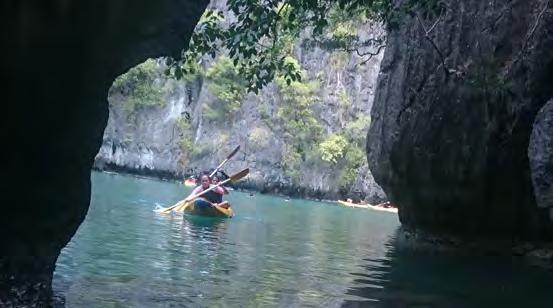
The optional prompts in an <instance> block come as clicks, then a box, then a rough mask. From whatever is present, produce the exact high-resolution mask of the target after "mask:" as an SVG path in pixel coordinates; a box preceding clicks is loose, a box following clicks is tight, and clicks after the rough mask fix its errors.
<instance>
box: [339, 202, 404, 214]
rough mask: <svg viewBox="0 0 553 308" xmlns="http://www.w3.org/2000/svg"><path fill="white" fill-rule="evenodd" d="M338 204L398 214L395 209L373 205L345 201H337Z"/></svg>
mask: <svg viewBox="0 0 553 308" xmlns="http://www.w3.org/2000/svg"><path fill="white" fill-rule="evenodd" d="M336 202H338V204H340V205H343V206H347V207H354V208H362V209H370V210H375V211H383V212H390V213H397V208H394V207H382V206H376V205H371V204H356V203H352V202H347V201H343V200H338V201H336Z"/></svg>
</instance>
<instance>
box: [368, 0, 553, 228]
mask: <svg viewBox="0 0 553 308" xmlns="http://www.w3.org/2000/svg"><path fill="white" fill-rule="evenodd" d="M552 7H553V2H551V1H546V0H532V1H506V0H501V1H499V0H495V1H479V0H469V1H444V6H443V11H442V12H441V13H438V14H437V15H438V16H439V17H438V16H435V15H432V14H424V15H423V14H419V17H416V16H411V17H409V18H406V19H405V21H404V23H403V24H402V25H401V26H400V28H399V29H396V30H394V31H392V32H391V33H390V35H389V37H388V45H387V49H386V53H385V56H384V59H383V62H382V65H381V73H380V76H379V81H378V87H377V92H376V98H375V103H374V107H373V110H372V126H371V128H370V132H369V145H368V147H367V152H368V157H369V165H370V168H371V171H372V172H373V175H374V176H375V178H376V180H377V182H378V183H379V184H380V185H381V186H382V187H383V189H384V191H385V192H386V194H387V195H388V197H389V198H390V199H391V200H392V201H393V202H395V203H396V204H397V205H398V206H399V209H400V211H399V213H400V219H401V222H402V223H403V224H404V225H405V226H406V227H407V228H413V229H419V228H420V229H424V230H427V231H433V232H437V233H441V234H443V233H455V234H462V235H477V234H496V235H501V236H514V237H516V236H522V237H531V238H535V237H549V238H551V236H552V235H553V234H552V233H550V231H549V230H550V226H551V224H550V220H549V219H548V213H547V211H543V210H540V209H539V208H538V207H537V206H536V202H535V199H534V196H533V191H532V183H531V179H530V168H529V161H528V154H527V152H528V151H527V149H528V144H529V138H530V133H531V130H532V123H533V121H534V118H535V116H536V114H537V112H538V110H539V109H540V108H541V107H542V106H543V105H544V104H545V103H546V101H547V100H548V99H549V98H551V96H552V95H553V86H552V85H553V52H551V51H552V50H553V35H552V33H553V10H552ZM422 16H424V17H422Z"/></svg>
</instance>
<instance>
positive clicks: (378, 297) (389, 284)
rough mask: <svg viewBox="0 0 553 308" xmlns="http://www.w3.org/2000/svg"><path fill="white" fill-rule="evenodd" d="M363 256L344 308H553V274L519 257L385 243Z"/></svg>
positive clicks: (393, 242)
mask: <svg viewBox="0 0 553 308" xmlns="http://www.w3.org/2000/svg"><path fill="white" fill-rule="evenodd" d="M386 246H387V252H386V256H385V257H384V258H379V259H365V260H364V261H365V265H363V266H361V268H360V270H359V271H358V272H354V273H350V275H352V276H355V277H356V278H355V279H354V281H353V287H351V288H349V289H348V291H347V292H346V294H347V295H349V296H351V297H353V298H357V299H347V300H345V301H344V302H343V304H342V307H367V306H369V307H523V306H527V307H553V297H552V296H550V295H549V294H550V287H551V285H553V284H552V283H553V273H551V272H548V271H545V270H543V268H537V267H534V266H531V265H529V264H528V263H526V262H524V260H522V259H520V258H511V257H489V256H488V257H487V256H457V257H455V256H451V255H448V256H444V255H441V256H440V255H436V254H431V253H422V252H414V251H410V250H408V249H405V248H399V247H398V245H397V244H396V242H395V239H391V240H390V241H389V242H388V243H386Z"/></svg>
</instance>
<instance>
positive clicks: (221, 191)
mask: <svg viewBox="0 0 553 308" xmlns="http://www.w3.org/2000/svg"><path fill="white" fill-rule="evenodd" d="M213 191H215V192H216V193H218V194H220V195H224V194H225V191H226V189H225V188H224V187H223V186H217V187H215V189H213ZM227 193H228V192H227Z"/></svg>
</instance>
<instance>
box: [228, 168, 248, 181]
mask: <svg viewBox="0 0 553 308" xmlns="http://www.w3.org/2000/svg"><path fill="white" fill-rule="evenodd" d="M248 173H250V168H246V169H244V170H242V171H240V172H238V173H235V174H233V175H231V176H230V181H231V182H235V181H238V180H240V179H242V178H243V177H245V176H246V175H248Z"/></svg>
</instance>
